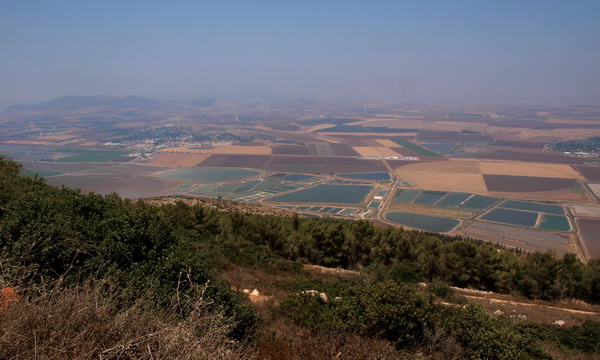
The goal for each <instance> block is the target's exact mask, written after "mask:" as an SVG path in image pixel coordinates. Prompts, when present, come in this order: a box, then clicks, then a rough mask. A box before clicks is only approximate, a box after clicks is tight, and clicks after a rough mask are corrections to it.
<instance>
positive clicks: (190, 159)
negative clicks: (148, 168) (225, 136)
mask: <svg viewBox="0 0 600 360" xmlns="http://www.w3.org/2000/svg"><path fill="white" fill-rule="evenodd" d="M210 155H211V154H177V153H158V154H156V155H155V157H154V159H152V160H150V161H148V162H146V163H145V164H147V165H155V166H173V167H194V166H196V165H198V164H200V163H201V162H203V161H204V160H206V159H207V158H208V157H209V156H210Z"/></svg>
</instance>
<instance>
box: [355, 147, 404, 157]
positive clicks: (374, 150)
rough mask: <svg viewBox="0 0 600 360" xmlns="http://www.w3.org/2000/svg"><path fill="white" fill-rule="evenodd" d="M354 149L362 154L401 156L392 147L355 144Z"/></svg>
mask: <svg viewBox="0 0 600 360" xmlns="http://www.w3.org/2000/svg"><path fill="white" fill-rule="evenodd" d="M352 149H354V151H356V152H357V153H359V154H360V155H361V156H401V155H400V154H398V153H397V152H395V151H394V150H392V149H389V148H386V147H383V146H382V147H374V146H373V147H371V146H369V147H367V146H354V147H353V148H352Z"/></svg>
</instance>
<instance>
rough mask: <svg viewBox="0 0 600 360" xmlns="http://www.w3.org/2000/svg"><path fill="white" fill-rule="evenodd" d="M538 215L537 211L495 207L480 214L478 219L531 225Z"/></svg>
mask: <svg viewBox="0 0 600 360" xmlns="http://www.w3.org/2000/svg"><path fill="white" fill-rule="evenodd" d="M538 216H539V213H537V212H531V211H521V210H511V209H502V208H495V209H492V210H490V211H489V212H487V213H486V214H484V215H483V216H481V217H480V219H482V220H488V221H494V222H499V223H504V224H510V225H519V226H527V227H533V226H535V224H536V223H537V220H538Z"/></svg>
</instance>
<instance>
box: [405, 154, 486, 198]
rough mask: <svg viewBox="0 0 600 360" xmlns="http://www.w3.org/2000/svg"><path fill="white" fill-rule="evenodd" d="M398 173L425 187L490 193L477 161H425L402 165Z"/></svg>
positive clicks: (483, 193) (418, 185) (420, 186)
mask: <svg viewBox="0 0 600 360" xmlns="http://www.w3.org/2000/svg"><path fill="white" fill-rule="evenodd" d="M396 174H397V175H398V176H399V177H400V178H402V179H404V180H408V181H410V182H411V183H413V184H415V185H416V186H417V187H419V188H423V189H429V190H446V191H459V192H471V193H477V194H482V195H487V193H488V191H487V187H486V186H485V181H484V180H483V176H482V175H481V172H480V170H479V162H477V161H440V162H437V161H436V162H423V163H418V164H411V165H406V166H403V167H400V168H398V169H396Z"/></svg>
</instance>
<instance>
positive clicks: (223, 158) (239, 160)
mask: <svg viewBox="0 0 600 360" xmlns="http://www.w3.org/2000/svg"><path fill="white" fill-rule="evenodd" d="M269 159H271V155H224V154H213V155H211V156H210V157H209V158H208V159H206V160H204V161H203V162H201V163H200V164H198V165H196V166H199V167H243V168H253V169H262V168H264V167H265V165H266V164H267V162H268V161H269Z"/></svg>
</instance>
